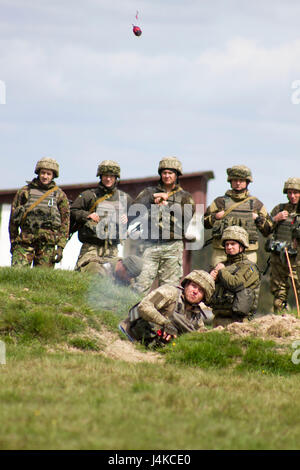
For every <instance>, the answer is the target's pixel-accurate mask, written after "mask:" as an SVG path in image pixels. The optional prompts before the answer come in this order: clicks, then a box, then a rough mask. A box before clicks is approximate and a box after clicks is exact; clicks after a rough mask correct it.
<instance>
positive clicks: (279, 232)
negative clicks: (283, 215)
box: [274, 204, 297, 243]
mask: <svg viewBox="0 0 300 470" xmlns="http://www.w3.org/2000/svg"><path fill="white" fill-rule="evenodd" d="M285 208H286V204H281V205H280V209H279V212H282V211H283V210H285ZM296 215H297V214H296V212H291V213H289V215H288V217H287V219H286V220H281V221H280V222H279V223H278V225H277V226H276V228H275V230H274V240H276V241H277V240H278V241H282V242H284V241H286V242H287V243H291V241H292V230H293V228H294V221H295V217H296Z"/></svg>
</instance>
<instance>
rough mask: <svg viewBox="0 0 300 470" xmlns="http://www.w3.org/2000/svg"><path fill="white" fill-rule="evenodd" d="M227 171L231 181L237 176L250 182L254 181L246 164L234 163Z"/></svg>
mask: <svg viewBox="0 0 300 470" xmlns="http://www.w3.org/2000/svg"><path fill="white" fill-rule="evenodd" d="M226 171H227V175H228V177H227V181H229V182H230V181H231V180H232V179H235V178H242V179H244V180H247V181H248V182H249V183H251V182H252V181H253V179H252V173H251V170H250V168H248V167H247V166H245V165H234V166H232V167H231V168H227V170H226Z"/></svg>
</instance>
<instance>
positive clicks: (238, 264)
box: [210, 226, 260, 327]
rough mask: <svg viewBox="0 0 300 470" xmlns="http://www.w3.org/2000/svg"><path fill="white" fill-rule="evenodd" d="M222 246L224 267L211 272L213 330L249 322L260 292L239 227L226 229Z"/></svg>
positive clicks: (253, 264)
mask: <svg viewBox="0 0 300 470" xmlns="http://www.w3.org/2000/svg"><path fill="white" fill-rule="evenodd" d="M222 244H223V246H224V248H225V253H226V255H227V260H226V261H225V263H224V264H223V263H218V264H217V265H216V266H215V267H214V269H213V270H212V271H211V272H210V274H211V276H212V277H213V278H214V280H215V282H216V290H215V292H214V295H213V296H212V299H211V302H210V306H211V307H212V311H213V314H214V319H213V326H214V327H216V326H219V325H221V326H226V325H228V324H230V323H233V322H242V321H243V320H244V319H245V318H248V319H250V318H251V316H253V315H254V313H255V310H256V307H257V303H258V295H259V288H260V272H259V270H258V267H257V265H256V264H255V263H253V262H252V261H250V260H249V259H247V257H246V255H245V253H244V252H245V249H246V248H247V247H248V246H249V238H248V233H247V232H246V230H245V229H244V228H242V227H239V226H231V227H228V228H226V229H225V230H224V232H223V235H222Z"/></svg>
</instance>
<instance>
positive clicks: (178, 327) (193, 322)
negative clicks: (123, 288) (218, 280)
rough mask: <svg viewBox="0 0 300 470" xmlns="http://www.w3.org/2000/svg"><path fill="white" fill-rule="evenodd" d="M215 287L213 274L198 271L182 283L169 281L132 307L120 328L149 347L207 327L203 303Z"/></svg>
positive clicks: (206, 301) (210, 295)
mask: <svg viewBox="0 0 300 470" xmlns="http://www.w3.org/2000/svg"><path fill="white" fill-rule="evenodd" d="M214 289H215V283H214V280H213V278H212V276H210V274H209V273H207V272H206V271H202V270H194V271H192V272H191V273H189V274H188V275H187V276H186V277H185V278H184V279H183V281H182V282H181V285H180V286H175V285H167V284H165V285H163V286H160V287H158V288H157V289H155V290H153V291H152V292H150V293H149V294H148V295H146V296H145V297H144V299H143V300H142V301H141V302H140V303H138V304H137V305H135V306H134V307H132V308H131V309H130V311H129V315H128V317H127V319H126V320H124V321H123V322H121V323H120V325H119V328H120V330H121V331H122V332H123V333H125V334H126V335H127V337H128V338H129V339H130V340H131V341H139V342H141V343H143V344H145V345H146V346H157V345H162V344H163V343H167V342H169V341H170V340H171V339H172V338H174V337H176V336H180V335H181V334H183V333H189V332H194V331H201V330H204V329H205V326H204V320H205V319H206V315H205V313H204V312H203V310H202V309H201V307H200V303H201V302H204V303H205V304H208V303H209V302H210V299H211V297H212V295H213V293H214Z"/></svg>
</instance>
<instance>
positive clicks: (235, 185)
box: [231, 178, 247, 191]
mask: <svg viewBox="0 0 300 470" xmlns="http://www.w3.org/2000/svg"><path fill="white" fill-rule="evenodd" d="M231 187H232V189H233V190H235V191H243V190H245V189H247V180H244V179H239V178H233V179H232V180H231Z"/></svg>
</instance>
